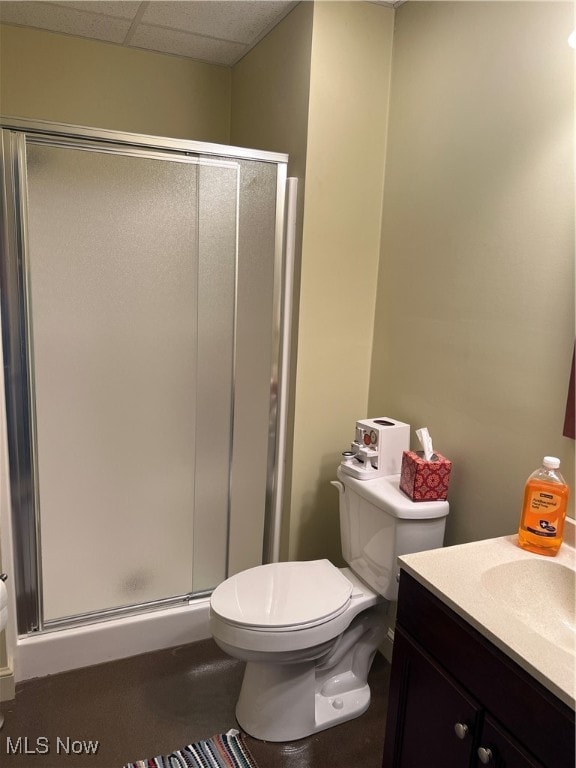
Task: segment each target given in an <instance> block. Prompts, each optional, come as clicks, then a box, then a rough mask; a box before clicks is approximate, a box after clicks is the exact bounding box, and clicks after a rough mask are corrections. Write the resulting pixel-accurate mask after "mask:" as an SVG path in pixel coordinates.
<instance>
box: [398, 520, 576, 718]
mask: <svg viewBox="0 0 576 768" xmlns="http://www.w3.org/2000/svg"><path fill="white" fill-rule="evenodd" d="M517 541H518V536H517V535H513V536H503V537H501V538H497V539H487V540H485V541H476V542H472V543H470V544H460V545H457V546H454V547H445V548H443V549H434V550H429V551H428V552H417V553H414V554H411V555H403V556H402V557H400V558H399V563H400V565H401V568H402V569H403V570H405V571H407V572H408V573H409V574H410V575H411V576H413V577H414V578H415V579H416V580H417V581H419V582H420V583H421V584H422V585H423V586H425V587H426V588H427V589H428V590H429V591H430V592H432V593H433V594H434V595H436V597H438V598H439V599H440V600H442V602H443V603H445V604H446V605H448V606H449V607H450V608H452V610H453V611H455V612H456V613H457V614H458V615H459V616H461V617H462V618H464V619H465V620H466V621H467V622H468V623H469V624H471V625H472V626H473V627H474V628H475V629H477V630H478V631H479V632H480V633H481V634H482V635H484V637H486V638H487V639H488V640H490V641H491V642H492V643H494V645H496V646H497V647H498V648H500V650H502V651H503V652H504V653H506V654H507V655H508V656H509V657H510V658H512V659H513V660H514V661H515V662H516V663H517V664H519V665H520V666H521V667H522V668H523V669H524V670H526V671H527V672H528V673H529V674H531V675H532V676H533V677H534V678H536V679H537V680H538V681H539V682H540V683H542V684H543V685H544V686H545V687H546V688H547V689H548V690H549V691H551V692H552V693H554V694H555V695H556V696H557V697H558V698H559V699H561V700H562V701H563V702H564V703H565V704H568V706H570V707H572V708H574V706H575V698H574V697H575V688H576V640H575V638H576V605H575V604H574V583H575V581H576V551H575V548H574V544H575V523H574V520H571V519H569V518H567V520H566V525H565V529H564V542H563V544H562V546H561V547H560V551H559V552H558V554H557V555H556V557H546V556H543V555H535V554H532V553H531V552H526V551H525V550H522V549H520V547H518V545H517ZM544 561H545V562H544ZM566 568H569V569H570V570H571V571H572V573H571V574H570V573H568V572H567V570H566ZM550 598H553V599H550ZM555 600H559V603H558V605H557V604H556V603H555V602H554V601H555ZM558 606H560V608H559V607H558Z"/></svg>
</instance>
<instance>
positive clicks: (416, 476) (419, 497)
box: [400, 451, 452, 501]
mask: <svg viewBox="0 0 576 768" xmlns="http://www.w3.org/2000/svg"><path fill="white" fill-rule="evenodd" d="M451 469H452V462H451V461H449V460H448V459H447V458H446V457H445V456H442V455H441V454H440V453H434V456H433V461H426V459H425V458H424V452H423V451H418V452H416V451H404V452H403V454H402V469H401V472H400V489H401V490H402V491H404V493H405V494H406V495H407V496H409V497H410V498H411V499H412V501H444V499H445V498H446V497H447V496H448V483H449V482H450V470H451Z"/></svg>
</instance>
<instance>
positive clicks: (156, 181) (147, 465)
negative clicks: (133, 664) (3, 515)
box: [5, 135, 277, 631]
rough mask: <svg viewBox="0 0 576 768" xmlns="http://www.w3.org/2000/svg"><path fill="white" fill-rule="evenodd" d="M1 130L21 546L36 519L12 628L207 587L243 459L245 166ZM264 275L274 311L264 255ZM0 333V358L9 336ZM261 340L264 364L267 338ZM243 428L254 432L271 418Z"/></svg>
mask: <svg viewBox="0 0 576 768" xmlns="http://www.w3.org/2000/svg"><path fill="white" fill-rule="evenodd" d="M10 140H11V141H17V143H18V148H17V152H16V154H15V156H16V157H18V163H19V167H18V172H17V174H16V179H15V181H16V182H17V183H16V184H15V188H16V189H17V200H16V203H15V206H16V209H17V217H16V218H17V219H18V224H17V225H16V226H15V229H16V230H18V233H17V234H18V237H19V238H20V244H19V248H18V250H19V253H20V257H21V264H20V265H19V267H16V266H13V267H12V278H11V279H12V286H11V290H15V288H14V285H15V283H14V277H15V275H17V276H18V282H19V288H18V295H19V299H18V310H17V313H16V311H15V309H14V306H15V300H14V299H13V301H12V306H11V309H10V315H11V321H12V323H14V321H15V316H16V314H18V316H19V320H18V323H19V326H20V328H19V334H18V338H19V344H20V346H21V347H23V348H24V350H25V353H24V354H22V355H21V356H20V358H19V362H18V366H19V371H17V375H18V376H19V377H21V383H22V386H23V392H24V396H23V397H22V398H21V402H20V401H18V397H15V393H14V391H13V392H12V395H11V396H10V397H9V398H8V400H9V412H10V410H12V413H13V414H15V416H14V418H15V417H16V416H18V414H17V411H18V410H19V409H20V410H21V414H20V417H19V418H20V422H21V423H20V424H16V423H12V425H11V431H12V434H13V436H14V437H13V446H12V448H11V456H12V462H16V463H18V456H20V458H21V461H22V463H23V466H24V471H22V467H21V468H20V473H19V479H18V484H19V486H20V490H23V489H24V488H25V494H24V495H28V496H29V499H28V502H29V503H28V504H26V503H20V505H19V506H20V508H19V510H18V515H19V521H18V522H17V527H19V528H21V529H22V530H20V532H19V534H18V536H19V537H20V538H21V541H20V547H22V546H24V548H25V537H26V533H25V528H26V526H24V525H23V524H22V517H23V516H26V515H28V517H29V520H28V528H29V529H30V530H31V529H33V535H32V536H31V538H30V542H29V547H32V546H33V548H34V553H33V554H32V555H31V556H30V557H29V561H30V562H29V564H28V571H26V568H24V571H23V572H22V573H21V574H20V583H21V586H22V587H23V588H24V589H23V592H27V591H28V592H29V590H28V589H27V587H26V585H28V586H30V585H32V586H34V587H36V589H35V590H33V591H34V592H35V601H36V605H35V606H32V608H31V606H30V605H28V607H27V609H24V608H23V609H22V612H21V614H22V615H21V621H20V626H21V631H22V623H23V622H24V621H25V623H26V624H27V627H26V629H27V631H30V630H35V629H38V628H40V629H46V628H50V627H51V626H58V625H62V624H67V623H70V622H77V621H79V620H89V619H90V618H92V617H94V616H101V615H102V614H108V615H116V613H117V612H118V611H119V610H122V609H128V608H134V607H138V606H139V607H146V606H159V605H163V604H166V603H169V602H171V601H173V600H175V599H183V598H186V599H188V598H189V597H191V596H193V595H195V594H202V593H205V592H206V591H208V590H210V589H211V588H213V587H214V586H215V585H216V584H218V583H219V582H220V581H222V580H223V579H224V578H225V577H226V575H227V572H228V560H229V549H230V540H229V527H230V515H231V510H232V507H233V506H234V503H235V502H233V500H232V499H231V487H232V478H233V477H234V471H233V464H234V452H236V454H235V455H236V456H237V460H236V465H237V468H236V476H237V477H238V473H239V472H240V471H241V469H242V467H241V464H242V459H241V458H240V453H239V452H240V448H239V447H238V446H235V444H234V425H235V420H236V422H238V419H239V418H240V419H241V418H242V410H243V409H242V408H241V409H240V412H239V413H238V412H235V411H238V403H237V402H235V396H236V397H237V395H235V371H236V367H237V365H239V364H240V365H242V366H244V367H246V362H242V361H239V360H238V339H237V337H238V333H239V332H240V333H242V328H243V324H244V322H245V321H243V320H242V319H239V317H238V290H239V285H241V284H242V280H243V279H244V278H243V277H242V275H243V274H244V275H246V274H248V273H249V271H250V267H247V268H245V269H244V270H243V271H242V270H241V271H240V273H239V236H240V233H241V230H242V228H243V227H242V226H241V219H240V212H239V200H240V193H241V189H242V186H243V184H245V183H246V178H243V176H244V177H247V176H250V172H249V171H248V169H246V168H244V166H243V163H244V162H245V161H242V160H234V159H230V158H216V157H214V156H210V157H205V156H201V155H199V154H195V153H184V152H174V151H167V150H162V149H157V148H154V149H152V148H150V147H141V146H127V145H120V146H118V145H115V144H113V143H109V142H97V141H94V140H93V139H90V140H87V139H78V138H66V139H63V138H57V139H55V138H54V137H46V136H44V135H29V136H26V137H25V138H23V137H22V136H19V137H16V138H15V137H14V136H13V137H12V138H11V139H10ZM261 170H263V173H264V178H263V180H262V179H261V184H263V186H261V188H260V192H262V190H263V189H265V188H266V187H267V186H268V187H269V190H268V198H270V197H271V200H270V199H269V202H268V206H269V208H270V211H269V213H268V214H267V215H266V216H265V219H264V220H263V221H268V222H269V225H268V226H267V227H266V226H265V227H264V229H263V231H262V232H261V233H260V235H258V234H257V235H256V237H257V238H258V237H265V238H267V239H268V240H270V238H271V243H269V245H272V246H274V238H275V237H276V228H275V224H274V222H275V219H276V210H275V207H276V202H277V201H276V194H275V186H276V178H275V173H272V174H271V175H270V173H268V175H269V179H268V180H267V181H266V173H267V171H269V170H270V169H269V168H263V169H261ZM273 170H274V171H275V169H273ZM242 171H244V173H242ZM270 191H271V192H272V195H271V196H270V194H269V192H270ZM252 196H253V199H252V202H251V203H250V201H248V202H247V209H248V210H249V209H250V206H252V208H254V207H255V206H258V205H259V203H258V201H257V200H256V199H255V198H254V193H253V192H252ZM261 223H262V222H261ZM247 226H249V222H248V224H247ZM263 245H264V244H263V243H260V244H258V243H257V244H256V246H255V250H256V251H258V249H260V250H262V246H263ZM244 247H245V248H246V246H244ZM265 247H266V246H265V245H264V248H265ZM8 273H9V270H8ZM266 280H267V281H268V283H269V286H268V288H267V289H265V290H267V291H268V293H269V294H270V295H269V297H268V298H266V299H265V300H264V304H265V305H266V306H267V308H265V309H264V312H265V313H267V314H269V315H270V321H271V322H272V315H273V314H274V310H273V303H274V297H273V285H274V280H275V277H274V270H273V269H272V270H271V271H270V274H269V275H268V277H267V278H265V281H266ZM5 283H7V284H8V285H10V279H7V278H5ZM251 290H258V286H257V285H254V286H252V287H251ZM254 300H255V301H256V303H258V299H254ZM5 324H6V320H5ZM249 325H250V321H248V326H249ZM239 328H240V331H239ZM270 334H271V332H269V334H268V337H269V338H270V339H271V338H272V336H271V335H270ZM272 335H273V334H272ZM265 338H266V337H265ZM11 343H12V352H11V354H12V357H13V358H14V357H15V354H14V349H13V347H14V333H12V339H11ZM260 351H261V352H262V353H263V355H264V358H265V366H267V371H269V370H270V366H271V362H272V361H271V355H272V347H271V346H270V345H268V347H267V348H265V349H264V350H260ZM250 354H252V352H250V348H249V345H248V344H245V352H243V353H242V357H243V358H246V357H249V356H250ZM13 362H14V360H13ZM18 366H17V367H18ZM248 367H250V362H248ZM265 370H266V368H265ZM260 378H262V376H260ZM267 379H268V380H267V382H266V386H269V384H270V379H269V375H267ZM261 383H262V382H258V381H255V382H254V386H255V387H256V389H258V387H259V386H261ZM241 386H242V384H241V382H240V387H241ZM9 394H10V393H9ZM10 405H11V406H12V408H10ZM246 407H247V409H248V412H249V410H250V406H249V405H247V406H246ZM266 407H267V408H269V405H267V406H266ZM9 426H10V424H9ZM263 426H264V430H267V426H268V425H267V424H266V423H264V422H263ZM245 431H246V427H245ZM260 431H261V432H262V429H261V430H260ZM255 437H256V442H257V443H258V441H259V442H260V444H261V446H263V447H265V448H266V449H267V447H268V443H269V435H267V434H264V435H260V437H258V435H257V434H256V435H255ZM255 448H256V452H258V450H259V449H258V447H257V445H256V446H255ZM264 460H266V456H264ZM12 475H13V480H14V473H12ZM262 480H263V485H265V482H266V470H265V471H264V475H263V476H262ZM24 481H25V482H24ZM14 490H15V484H14V482H13V493H14ZM265 494H266V489H265V487H263V488H262V499H263V500H264V498H265ZM24 559H26V558H24ZM29 602H30V600H29V597H28V603H29ZM32 609H34V610H35V612H36V620H35V621H34V620H32V619H31V618H30V616H31V615H32V614H33V613H34V610H32ZM24 615H26V616H27V618H26V619H25V620H24V619H23V618H22V617H23V616H24Z"/></svg>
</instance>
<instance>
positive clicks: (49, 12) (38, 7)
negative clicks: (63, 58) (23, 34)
mask: <svg viewBox="0 0 576 768" xmlns="http://www.w3.org/2000/svg"><path fill="white" fill-rule="evenodd" d="M0 20H1V21H2V23H3V24H19V25H22V26H30V27H39V28H41V29H48V30H50V31H51V32H64V33H66V34H68V35H76V36H78V37H90V38H93V39H95V40H106V41H108V42H112V43H122V42H123V41H124V39H125V37H126V34H127V33H128V30H129V29H130V24H131V21H130V20H129V19H121V18H117V17H115V16H100V15H96V14H93V13H86V12H85V11H79V10H77V9H76V8H66V7H64V6H61V5H56V4H52V3H34V2H20V3H16V2H3V3H1V5H0Z"/></svg>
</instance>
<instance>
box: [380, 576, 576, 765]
mask: <svg viewBox="0 0 576 768" xmlns="http://www.w3.org/2000/svg"><path fill="white" fill-rule="evenodd" d="M568 673H569V671H568V670H567V674H568ZM574 739H575V731H574V712H573V711H572V710H571V709H570V708H569V707H568V706H566V705H565V704H564V703H563V702H561V701H560V700H559V699H557V698H556V697H555V696H554V695H553V694H551V693H550V692H549V691H548V690H547V689H546V688H544V687H543V686H542V685H541V684H540V683H538V682H537V681H536V680H534V678H532V677H531V676H530V675H528V674H527V673H526V672H525V671H524V670H523V669H521V668H520V667H519V666H518V665H517V664H516V663H515V662H513V661H512V660H511V659H509V658H508V657H507V656H506V655H505V654H504V653H502V652H501V651H500V650H499V649H498V648H496V647H495V646H494V645H493V644H492V643H490V642H489V641H488V640H486V639H485V638H484V637H483V636H482V635H481V634H480V633H479V632H477V631H476V630H475V629H473V628H472V627H471V626H470V625H469V624H468V623H467V622H465V621H464V620H463V619H462V618H461V617H459V616H458V615H457V614H455V613H454V612H453V611H452V610H451V609H450V608H448V607H447V606H446V605H445V604H444V603H442V602H441V601H440V600H438V599H437V598H436V597H435V596H434V595H432V594H431V593H430V592H429V591H428V590H426V589H425V588H424V587H422V586H421V585H420V584H419V583H418V582H417V581H416V580H415V579H413V578H412V577H411V576H410V575H408V574H407V573H406V572H404V571H403V572H402V575H401V579H400V592H399V599H398V615H397V624H396V631H395V637H394V655H393V661H392V675H391V681H390V697H389V705H388V719H387V725H386V737H385V742H384V762H383V768H482V766H483V765H487V766H489V767H491V768H574V766H575V762H574V760H575V757H574Z"/></svg>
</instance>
